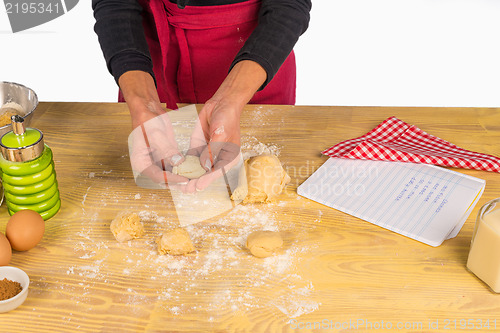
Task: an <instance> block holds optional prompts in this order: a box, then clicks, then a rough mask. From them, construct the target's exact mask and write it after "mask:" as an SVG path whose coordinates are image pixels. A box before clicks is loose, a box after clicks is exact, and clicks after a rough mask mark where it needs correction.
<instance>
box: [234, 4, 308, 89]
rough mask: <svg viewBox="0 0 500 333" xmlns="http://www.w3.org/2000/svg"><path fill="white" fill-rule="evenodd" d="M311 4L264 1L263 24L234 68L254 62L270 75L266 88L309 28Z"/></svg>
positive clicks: (242, 50)
mask: <svg viewBox="0 0 500 333" xmlns="http://www.w3.org/2000/svg"><path fill="white" fill-rule="evenodd" d="M311 6H312V5H311V0H263V1H262V7H261V9H260V12H259V23H258V25H257V28H255V30H254V31H253V32H252V34H251V35H250V37H249V38H248V40H247V41H246V43H245V44H244V46H243V47H242V48H241V50H240V51H239V52H238V54H237V55H236V58H235V59H234V61H233V63H232V65H231V68H232V67H233V66H234V65H235V64H236V63H237V62H239V61H241V60H253V61H255V62H257V63H259V64H260V65H261V66H262V67H263V68H264V69H265V70H266V72H267V80H266V82H265V83H264V84H263V85H262V87H261V89H262V88H264V87H265V86H266V85H267V84H268V83H269V81H271V80H272V78H273V77H274V75H275V74H276V72H277V71H278V69H279V68H280V66H281V65H282V64H283V62H284V61H285V59H286V58H287V57H288V55H289V54H290V52H291V51H292V49H293V47H294V46H295V43H297V40H298V39H299V36H300V35H302V34H303V33H304V32H305V31H306V30H307V27H308V26H309V19H310V14H309V13H310V11H311Z"/></svg>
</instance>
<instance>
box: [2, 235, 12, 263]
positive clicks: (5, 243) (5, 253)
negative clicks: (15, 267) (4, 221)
mask: <svg viewBox="0 0 500 333" xmlns="http://www.w3.org/2000/svg"><path fill="white" fill-rule="evenodd" d="M10 258H12V249H11V248H10V243H9V240H8V239H7V237H5V235H4V234H2V233H1V232H0V266H7V265H8V264H9V262H10Z"/></svg>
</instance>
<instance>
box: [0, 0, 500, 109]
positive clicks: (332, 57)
mask: <svg viewBox="0 0 500 333" xmlns="http://www.w3.org/2000/svg"><path fill="white" fill-rule="evenodd" d="M93 24H94V18H93V16H92V10H91V5H90V0H80V2H79V3H78V5H77V6H76V7H75V8H74V9H73V10H71V11H69V12H68V13H67V14H65V15H63V16H62V17H59V18H57V19H55V20H53V21H51V22H48V23H46V24H43V25H41V26H38V27H35V28H32V29H30V30H27V31H24V32H18V33H15V34H14V33H12V31H11V28H10V25H9V22H8V18H7V14H6V13H5V9H4V7H3V6H1V5H0V42H1V49H0V81H13V82H18V83H22V84H24V85H26V86H28V87H30V88H33V89H34V90H35V91H36V92H37V94H38V96H39V99H40V100H41V101H82V102H114V101H116V97H117V87H116V85H115V82H114V80H113V78H112V77H111V75H110V74H109V73H108V72H107V69H106V67H105V63H104V59H103V57H102V53H101V50H100V47H99V44H98V42H97V37H96V35H95V33H94V32H93ZM296 54H297V62H298V82H297V84H298V87H297V104H298V105H372V106H375V105H380V106H477V107H500V1H498V0H313V10H312V13H311V23H310V27H309V30H308V31H307V32H306V33H305V34H304V35H303V36H302V37H301V39H300V41H299V43H298V44H297V46H296Z"/></svg>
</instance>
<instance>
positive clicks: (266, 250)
mask: <svg viewBox="0 0 500 333" xmlns="http://www.w3.org/2000/svg"><path fill="white" fill-rule="evenodd" d="M282 245H283V238H281V235H280V233H279V232H275V231H269V230H264V231H262V230H261V231H254V232H252V233H251V234H250V235H248V237H247V243H246V247H247V249H249V250H250V253H252V254H253V255H254V256H256V257H258V258H265V257H269V256H270V255H272V254H273V253H274V251H275V250H276V249H278V248H280V247H281V246H282Z"/></svg>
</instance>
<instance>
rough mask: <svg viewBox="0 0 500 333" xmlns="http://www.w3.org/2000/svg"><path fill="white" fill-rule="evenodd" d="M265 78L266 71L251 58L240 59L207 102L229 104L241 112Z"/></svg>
mask: <svg viewBox="0 0 500 333" xmlns="http://www.w3.org/2000/svg"><path fill="white" fill-rule="evenodd" d="M266 78H267V73H266V71H265V70H264V68H263V67H262V66H261V65H259V64H258V63H256V62H254V61H251V60H243V61H240V62H238V63H237V64H236V65H234V66H233V68H232V69H231V71H230V72H229V74H228V75H227V77H226V79H225V80H224V82H222V84H221V86H220V87H219V89H218V90H217V92H216V93H215V95H214V96H213V97H212V98H211V101H209V102H213V103H221V102H223V103H225V104H228V105H229V104H230V105H232V106H233V107H234V108H236V109H237V110H240V112H241V110H242V109H243V107H244V106H245V105H246V104H247V103H248V102H249V101H250V99H252V97H253V95H254V94H255V93H256V92H257V91H258V90H259V88H260V86H262V84H263V83H264V82H265V81H266Z"/></svg>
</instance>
